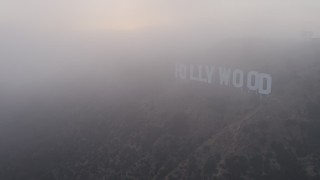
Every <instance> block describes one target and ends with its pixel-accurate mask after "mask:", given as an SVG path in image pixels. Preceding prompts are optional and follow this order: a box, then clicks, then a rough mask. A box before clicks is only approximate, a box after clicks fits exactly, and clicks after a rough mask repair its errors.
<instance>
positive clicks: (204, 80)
mask: <svg viewBox="0 0 320 180" xmlns="http://www.w3.org/2000/svg"><path fill="white" fill-rule="evenodd" d="M198 69H199V81H201V82H208V80H207V79H206V78H203V77H202V66H198Z"/></svg>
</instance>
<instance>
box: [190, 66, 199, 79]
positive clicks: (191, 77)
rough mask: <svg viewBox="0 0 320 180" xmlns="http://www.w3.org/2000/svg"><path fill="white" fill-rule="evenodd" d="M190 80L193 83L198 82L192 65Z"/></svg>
mask: <svg viewBox="0 0 320 180" xmlns="http://www.w3.org/2000/svg"><path fill="white" fill-rule="evenodd" d="M190 80H191V81H197V80H198V79H197V77H194V76H193V65H192V64H190Z"/></svg>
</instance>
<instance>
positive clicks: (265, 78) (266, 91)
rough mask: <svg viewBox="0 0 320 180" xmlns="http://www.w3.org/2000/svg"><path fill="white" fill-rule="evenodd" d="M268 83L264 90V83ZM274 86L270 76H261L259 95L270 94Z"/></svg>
mask: <svg viewBox="0 0 320 180" xmlns="http://www.w3.org/2000/svg"><path fill="white" fill-rule="evenodd" d="M265 81H266V85H267V86H266V87H265V88H264V82H265ZM271 86H272V77H271V76H270V75H269V74H264V73H261V74H260V86H259V93H260V94H270V93H271Z"/></svg>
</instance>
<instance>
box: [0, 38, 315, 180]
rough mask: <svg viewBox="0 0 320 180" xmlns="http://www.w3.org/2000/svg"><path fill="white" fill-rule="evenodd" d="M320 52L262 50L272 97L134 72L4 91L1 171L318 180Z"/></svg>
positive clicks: (34, 175) (11, 177)
mask: <svg viewBox="0 0 320 180" xmlns="http://www.w3.org/2000/svg"><path fill="white" fill-rule="evenodd" d="M319 52H320V51H319V46H318V45H317V44H310V43H307V44H303V45H296V46H293V47H288V48H286V49H276V48H275V49H274V50H273V51H271V52H263V53H265V54H264V55H261V56H263V57H269V58H268V59H269V61H265V60H263V62H265V63H264V64H263V67H261V68H260V69H262V70H264V71H267V72H270V74H272V75H273V78H274V79H273V80H274V82H273V92H272V94H271V95H269V96H259V95H257V94H256V93H255V92H248V91H242V90H239V89H234V88H230V87H212V86H210V85H208V84H201V83H198V82H187V83H186V82H182V81H177V80H176V79H174V76H173V72H172V76H170V75H168V74H170V73H167V74H166V76H165V78H154V80H153V81H149V79H150V78H153V76H149V77H147V78H146V79H142V78H139V77H135V76H131V77H130V78H129V79H126V80H125V81H124V83H125V84H130V83H132V86H127V85H126V86H125V88H124V86H122V85H121V84H120V85H119V84H117V86H113V89H112V90H111V92H109V91H108V95H104V93H103V92H104V90H101V89H99V88H97V89H94V90H92V89H86V88H87V87H81V86H80V87H79V86H77V87H75V86H70V87H71V88H70V89H68V91H67V90H63V89H60V90H57V91H56V93H55V94H47V93H46V92H45V90H44V91H43V92H42V91H41V92H37V93H34V94H33V95H29V96H28V98H20V99H19V98H17V97H19V96H15V98H12V97H8V96H3V97H2V102H5V103H2V107H1V121H0V147H1V148H0V159H1V161H0V179H4V180H22V179H24V180H73V179H74V180H107V179H110V180H111V179H112V180H116V179H119V180H126V179H128V180H129V179H130V180H134V179H139V180H140V179H141V180H143V179H145V180H149V179H154V180H156V179H168V180H169V179H186V180H187V179H190V180H193V179H194V180H197V179H199V180H200V179H203V180H211V179H217V180H268V179H272V180H286V179H288V180H302V179H310V180H316V179H320V140H319V138H320V91H319V90H320V53H319ZM261 53H262V52H261V51H258V50H257V51H256V53H252V54H246V55H243V56H244V57H241V59H245V58H246V57H251V59H254V58H258V59H259V54H261ZM231 54H232V53H231ZM265 55H267V56H265ZM240 56H241V55H239V54H238V57H240ZM248 61H250V58H248ZM266 62H267V63H266ZM255 66H256V65H255ZM172 67H173V66H172ZM256 67H258V66H256ZM259 67H260V66H259ZM161 70H163V69H161V68H160V70H158V71H159V72H158V71H156V72H154V73H155V74H157V75H156V77H158V75H159V74H161V73H160V72H161ZM168 71H169V70H168ZM141 73H150V72H144V71H143V70H141ZM136 76H138V75H136ZM167 76H168V77H167ZM155 79H156V80H155ZM168 79H170V80H168ZM21 97H24V96H23V95H21ZM16 99H19V100H16Z"/></svg>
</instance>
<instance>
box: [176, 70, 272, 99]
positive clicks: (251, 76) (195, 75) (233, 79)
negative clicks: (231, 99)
mask: <svg viewBox="0 0 320 180" xmlns="http://www.w3.org/2000/svg"><path fill="white" fill-rule="evenodd" d="M175 77H176V78H179V79H183V80H190V81H199V82H203V83H209V84H219V85H223V86H233V87H235V88H247V89H248V90H251V91H256V92H258V93H259V94H263V95H268V94H270V93H271V89H272V77H271V75H270V74H265V73H259V72H257V71H249V72H247V73H245V72H244V71H242V70H240V69H231V68H226V67H215V66H202V65H193V64H176V65H175Z"/></svg>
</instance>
